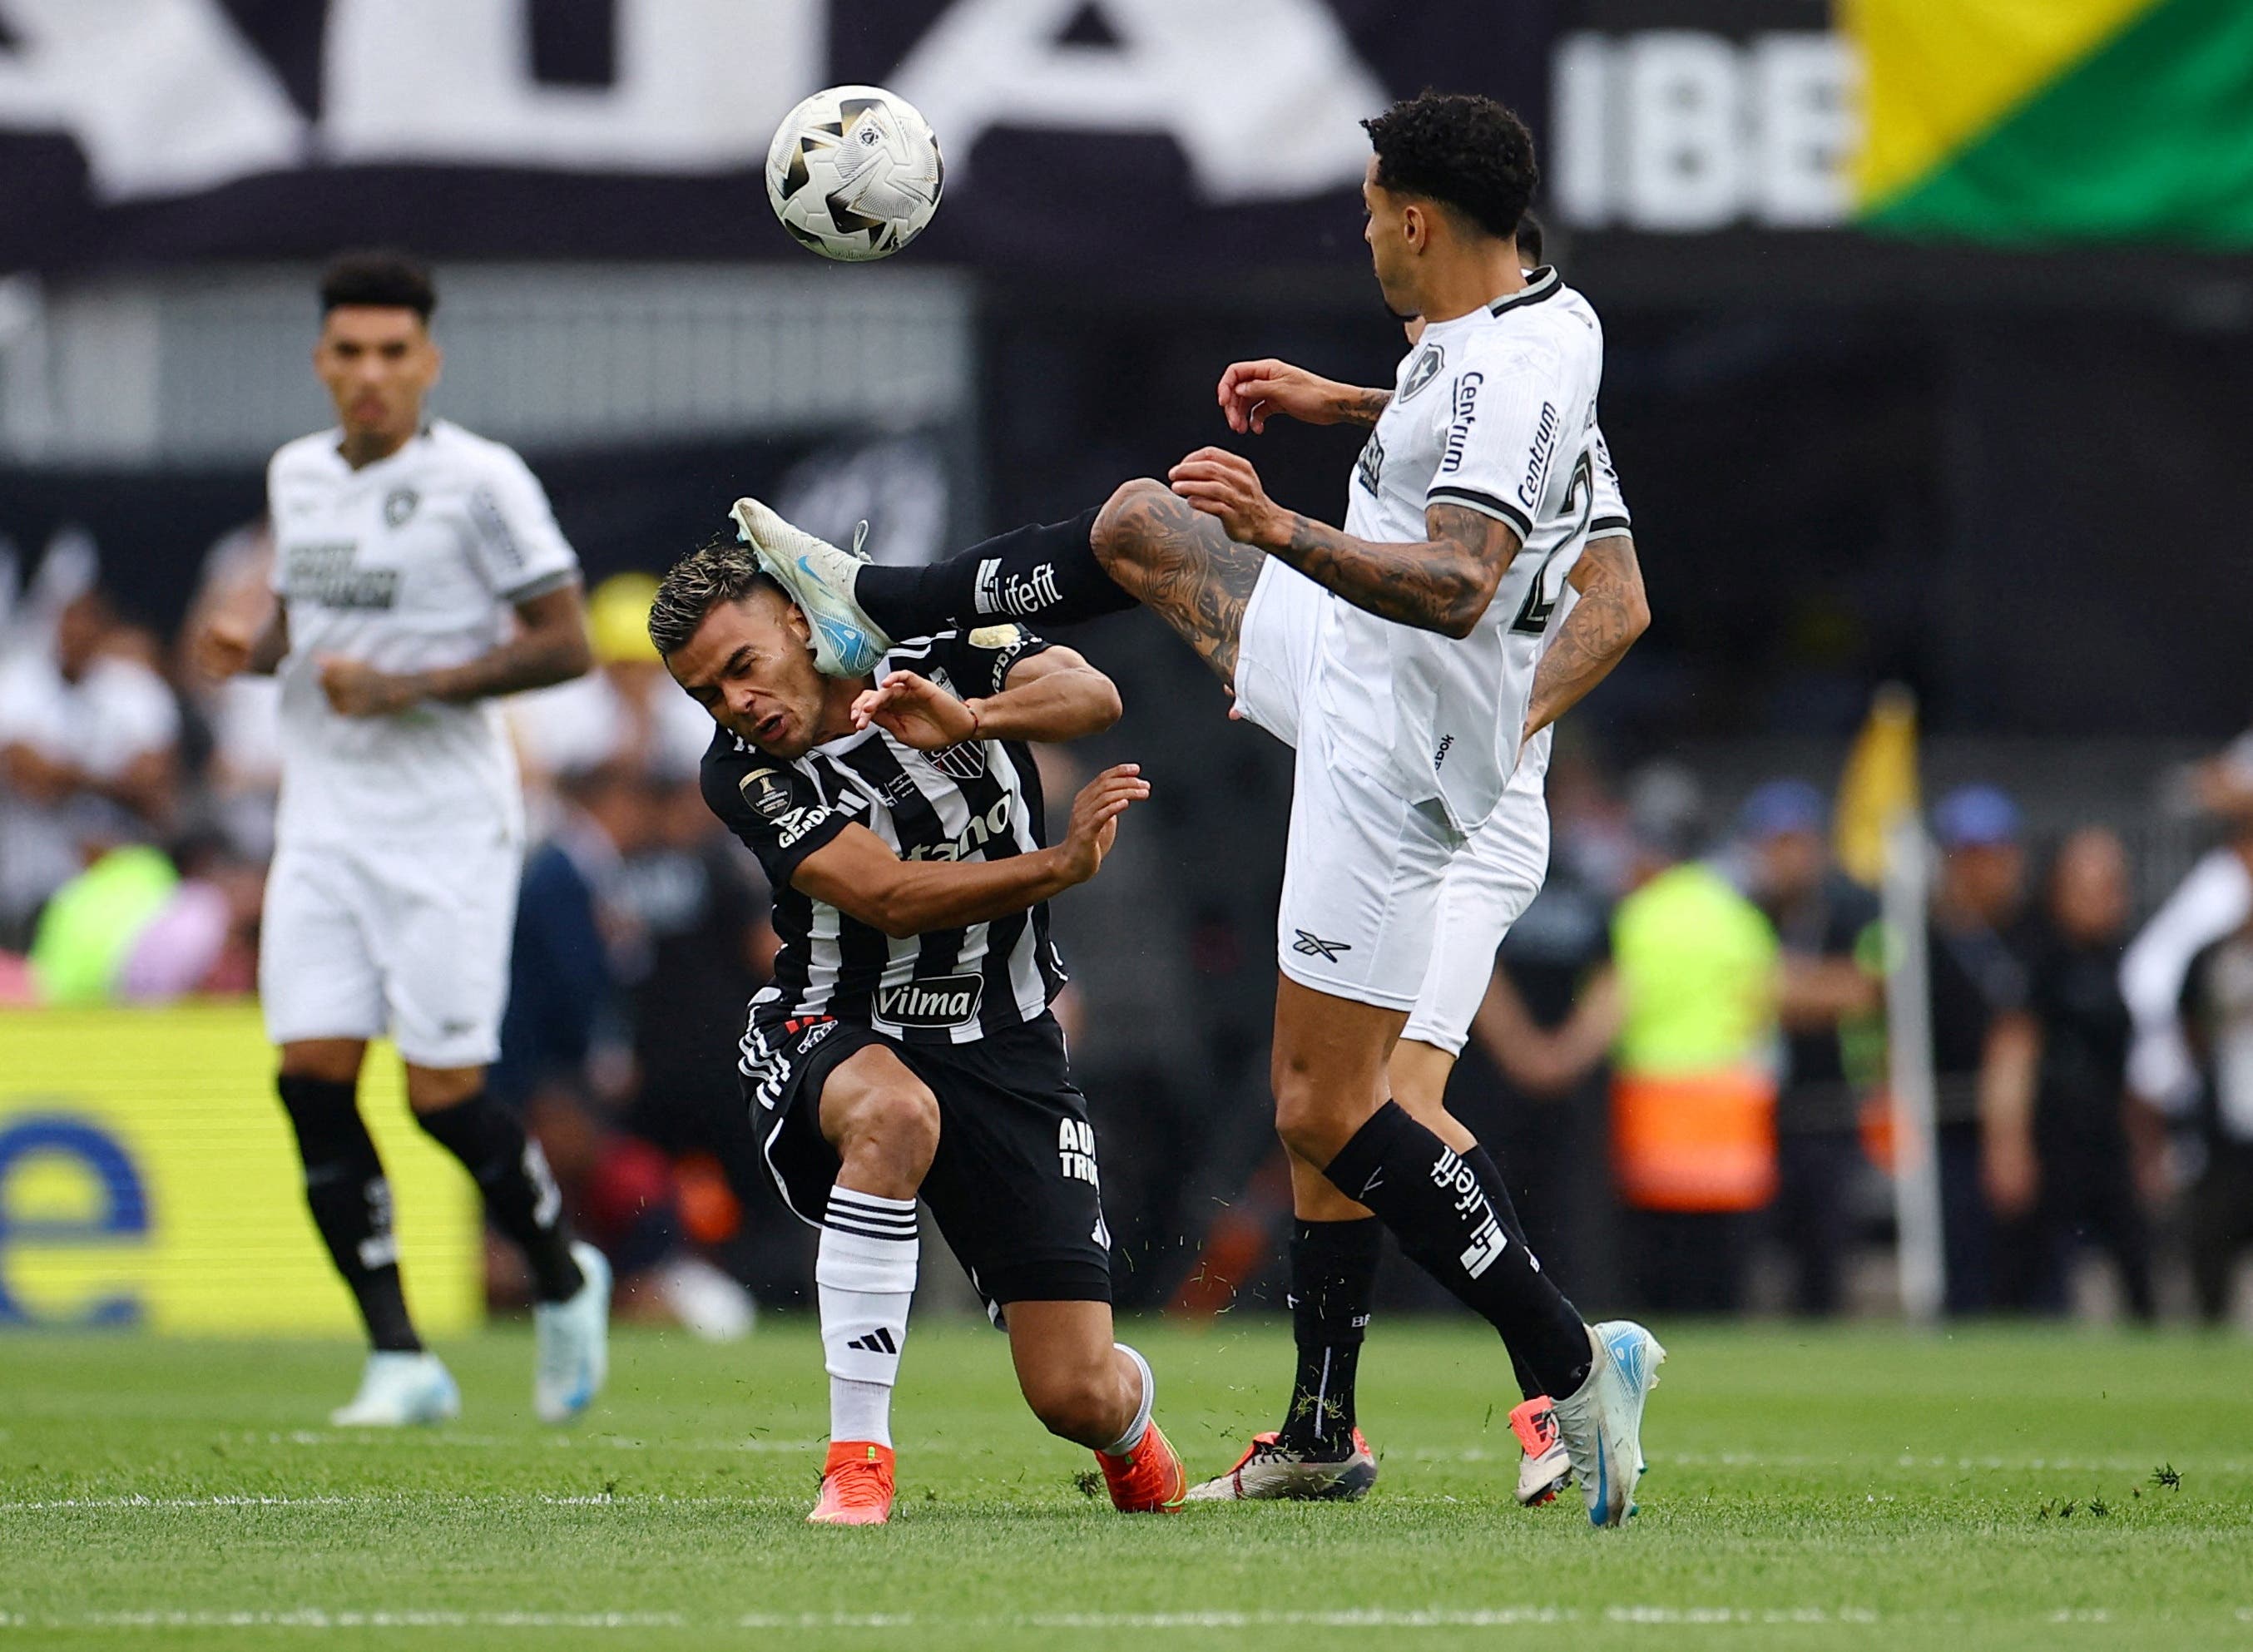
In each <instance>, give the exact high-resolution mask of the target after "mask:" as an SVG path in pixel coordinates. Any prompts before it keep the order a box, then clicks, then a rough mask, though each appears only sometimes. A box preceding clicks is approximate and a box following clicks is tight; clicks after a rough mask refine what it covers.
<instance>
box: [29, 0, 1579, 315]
mask: <svg viewBox="0 0 2253 1652" xmlns="http://www.w3.org/2000/svg"><path fill="white" fill-rule="evenodd" d="M1559 3H1560V0H0V270H6V269H9V268H32V269H40V270H60V269H68V268H87V267H91V266H100V265H105V264H122V263H134V264H141V263H148V262H151V261H159V262H161V261H181V260H187V259H207V258H272V257H310V256H319V255H322V254H326V253H328V252H331V251H332V250H333V249H335V248H336V247H338V246H341V245H345V244H352V243H366V242H370V241H387V242H394V243H403V244H406V245H408V246H412V247H415V248H417V249H419V250H421V251H422V252H425V253H427V254H431V255H434V256H441V257H509V258H517V257H527V256H529V257H554V258H606V259H607V258H697V259H711V258H743V257H752V258H759V257H775V258H783V257H792V258H795V257H802V256H803V254H800V253H799V252H797V251H796V250H795V249H794V247H792V244H791V242H790V241H789V240H788V239H787V238H786V237H785V236H784V234H782V233H781V232H780V230H779V229H778V228H777V227H776V226H775V224H774V223H773V221H772V220H771V217H770V215H769V213H768V212H767V208H766V204H765V196H764V186H763V184H762V181H761V176H760V167H761V164H762V162H763V160H764V156H765V153H766V148H767V143H768V140H769V138H770V136H771V135H772V132H773V130H774V128H775V125H776V123H777V122H778V120H779V119H780V117H781V116H782V115H784V114H785V112H786V111H787V110H788V109H789V108H790V107H791V106H792V104H793V103H795V102H796V101H798V100H799V98H800V97H802V96H804V95H805V94H806V93H807V92H810V91H812V90H813V89H815V88H817V87H821V86H825V85H830V84H835V83H838V82H842V81H868V82H875V83H878V84H882V85H885V86H888V87H892V88H893V89H895V90H896V91H898V92H899V93H901V94H903V95H904V96H906V97H907V98H908V99H910V101H913V102H914V103H916V104H917V106H918V107H919V108H921V109H922V110H923V111H924V114H925V115H928V116H929V117H930V118H931V122H932V124H933V125H934V127H935V128H936V129H937V130H938V133H939V135H940V137H941V141H942V143H944V144H945V147H946V150H947V155H948V162H949V176H948V180H947V181H948V191H947V203H946V206H945V209H944V210H943V211H942V212H941V213H940V215H939V218H938V222H937V223H936V225H934V227H932V229H931V232H930V233H929V234H928V235H926V236H925V238H924V241H923V243H922V245H921V246H919V247H917V255H918V256H919V257H924V258H938V259H945V260H950V261H961V262H968V263H975V264H980V265H983V266H986V267H988V268H1006V269H1015V270H1031V271H1054V272H1057V273H1059V274H1070V273H1074V272H1097V271H1103V272H1108V273H1110V274H1112V275H1120V274H1122V273H1123V274H1127V275H1131V274H1133V272H1135V271H1137V270H1143V269H1150V270H1160V269H1174V270H1181V269H1187V268H1213V267H1216V266H1219V267H1226V266H1228V265H1238V264H1244V263H1273V262H1284V263H1289V262H1294V261H1301V260H1305V259H1309V258H1314V257H1319V256H1322V254H1325V253H1326V252H1329V251H1330V250H1333V249H1334V248H1336V247H1337V246H1339V245H1340V244H1350V241H1351V240H1352V239H1353V237H1354V236H1355V235H1356V234H1357V233H1358V227H1359V226H1358V220H1357V214H1356V213H1355V210H1354V206H1353V200H1352V192H1353V191H1354V189H1355V187H1356V186H1357V184H1358V182H1359V180H1360V177H1361V171H1362V167H1363V164H1364V161H1365V159H1366V157H1367V155H1368V147H1367V143H1366V140H1365V138H1364V135H1363V134H1362V132H1361V131H1360V129H1359V128H1358V126H1357V122H1358V121H1359V120H1360V119H1361V117H1363V116H1364V115H1369V114H1371V113H1373V112H1375V111H1376V110H1377V109H1378V108H1382V107H1383V106H1384V105H1385V103H1386V102H1387V101H1390V100H1392V99H1393V98H1395V97H1398V96H1400V95H1403V94H1408V93H1412V92H1414V91H1416V90H1418V89H1419V88H1420V87H1424V86H1426V85H1427V84H1440V85H1443V86H1447V87H1455V88H1462V89H1468V90H1477V91H1483V92H1488V93H1491V94H1496V95H1498V96H1501V97H1503V98H1504V99H1506V100H1508V101H1510V102H1512V103H1513V104H1515V105H1517V106H1518V107H1520V108H1523V109H1524V110H1525V112H1526V113H1527V114H1528V115H1529V116H1530V117H1532V118H1535V119H1537V120H1538V117H1539V115H1540V107H1539V106H1540V105H1541V104H1542V102H1543V101H1544V98H1545V91H1546V87H1547V85H1548V75H1549V64H1548V47H1549V39H1550V35H1551V32H1552V13H1553V12H1554V11H1555V10H1556V9H1557V7H1558V5H1559Z"/></svg>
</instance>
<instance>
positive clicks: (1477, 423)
mask: <svg viewBox="0 0 2253 1652" xmlns="http://www.w3.org/2000/svg"><path fill="white" fill-rule="evenodd" d="M1603 353H1604V352H1603V329H1602V327H1601V324H1599V323H1598V322H1597V320H1596V316H1595V312H1594V310H1591V309H1590V308H1589V307H1588V304H1587V300H1585V299H1583V298H1582V297H1581V296H1580V294H1578V293H1576V292H1574V291H1573V289H1570V288H1569V287H1566V285H1565V284H1564V283H1563V282H1561V281H1560V280H1559V278H1558V275H1557V272H1556V271H1555V270H1554V269H1551V268H1543V269H1538V270H1536V271H1535V272H1534V273H1533V274H1532V275H1531V276H1530V277H1529V278H1528V280H1527V282H1526V285H1525V287H1524V289H1523V290H1521V291H1518V292H1515V293H1512V294H1510V295H1509V296H1507V297H1504V298H1500V299H1497V300H1496V301H1495V302H1494V303H1492V304H1489V305H1487V306H1485V307H1483V308H1482V309H1479V310H1473V311H1472V312H1471V313H1470V314H1469V315H1468V316H1459V317H1455V318H1454V320H1452V321H1444V322H1439V323H1435V324H1433V325H1431V326H1429V327H1426V329H1425V331H1424V336H1423V338H1421V339H1420V340H1419V341H1418V343H1417V344H1416V345H1415V347H1414V348H1412V350H1410V351H1409V352H1408V354H1407V357H1406V359H1404V360H1403V361H1402V362H1401V364H1400V371H1399V375H1398V377H1397V379H1396V380H1395V381H1394V387H1393V393H1392V401H1391V402H1390V403H1389V404H1388V405H1387V406H1386V408H1385V412H1384V415H1383V416H1382V417H1380V418H1379V419H1378V422H1377V429H1375V431H1373V432H1372V433H1371V436H1370V439H1369V443H1368V445H1367V446H1366V447H1365V448H1364V450H1362V456H1361V461H1360V463H1359V464H1357V466H1356V467H1355V470H1354V477H1353V481H1352V484H1351V486H1350V494H1351V503H1350V505H1349V506H1348V508H1347V512H1346V521H1345V526H1346V531H1347V532H1348V533H1351V534H1353V535H1354V536H1356V537H1357V538H1359V539H1364V540H1371V541H1374V542H1378V543H1385V544H1414V543H1420V542H1422V541H1423V540H1426V538H1427V537H1428V535H1427V533H1426V528H1425V512H1426V510H1427V509H1428V508H1429V507H1430V506H1431V505H1439V504H1447V505H1462V506H1465V507H1468V509H1471V510H1474V511H1477V512H1482V514H1484V515H1487V516H1491V517H1495V518H1496V519H1500V520H1502V521H1504V522H1507V523H1508V524H1509V525H1510V526H1511V527H1512V528H1514V529H1516V530H1517V534H1518V537H1519V540H1520V541H1521V547H1520V548H1519V550H1518V553H1517V556H1516V557H1515V558H1514V559H1512V561H1511V562H1510V569H1509V572H1508V573H1507V574H1506V575H1504V576H1503V582H1502V586H1501V589H1499V590H1498V591H1496V594H1495V598H1494V601H1493V602H1492V603H1490V604H1489V607H1488V608H1487V610H1486V612H1485V614H1484V615H1482V617H1480V620H1479V623H1478V625H1477V627H1476V629H1475V630H1474V631H1473V632H1472V633H1471V635H1470V636H1468V637H1467V638H1462V639H1461V640H1457V639H1454V638H1447V637H1443V636H1441V635H1440V633H1438V632H1437V631H1419V630H1418V629H1416V628H1414V627H1412V626H1408V625H1400V624H1392V622H1390V621H1386V620H1382V619H1379V618H1378V617H1376V616H1375V615H1373V614H1370V613H1366V612H1364V610H1360V609H1357V608H1355V607H1353V606H1352V605H1351V604H1350V603H1346V602H1344V601H1343V599H1337V600H1334V601H1333V602H1332V603H1331V604H1330V614H1329V623H1328V626H1327V629H1326V631H1325V633H1324V637H1323V658H1322V670H1321V672H1320V673H1318V678H1317V683H1316V687H1315V694H1316V699H1317V701H1318V703H1319V704H1320V705H1321V707H1322V711H1323V713H1324V715H1325V717H1326V718H1327V720H1328V721H1329V723H1330V725H1331V728H1332V729H1333V730H1334V732H1335V733H1336V735H1337V737H1338V740H1339V742H1340V744H1341V746H1342V748H1343V749H1344V750H1345V751H1346V752H1347V753H1348V754H1349V755H1351V756H1358V757H1359V758H1361V759H1362V760H1363V761H1364V762H1365V763H1368V764H1369V766H1370V771H1371V773H1374V774H1379V775H1385V776H1387V777H1391V778H1392V779H1393V780H1394V781H1395V782H1396V783H1397V784H1399V785H1400V786H1402V787H1403V788H1404V792H1403V795H1404V796H1406V797H1407V798H1411V799H1412V800H1417V801H1421V800H1424V799H1427V798H1436V799H1437V800H1438V801H1439V802H1440V805H1441V806H1442V807H1443V808H1444V809H1445V810H1446V811H1447V816H1448V819H1450V820H1451V821H1453V822H1454V826H1456V828H1457V829H1458V830H1459V831H1464V832H1468V831H1469V830H1470V829H1471V828H1472V827H1474V826H1477V825H1478V823H1479V822H1480V821H1482V820H1483V819H1486V817H1487V816H1488V815H1489V813H1491V812H1493V810H1494V807H1495V805H1496V802H1497V801H1498V800H1499V799H1500V798H1501V796H1502V791H1503V786H1504V785H1506V784H1508V783H1509V780H1510V771H1511V770H1512V769H1513V768H1514V767H1515V765H1516V763H1517V747H1518V733H1519V731H1520V729H1522V728H1524V721H1525V706H1526V700H1527V697H1528V694H1529V693H1530V692H1531V687H1532V682H1533V667H1534V665H1535V663H1536V662H1537V660H1538V655H1539V641H1540V638H1541V637H1542V635H1543V634H1544V633H1545V631H1547V629H1548V625H1549V621H1550V619H1551V617H1552V612H1553V610H1554V605H1555V599H1556V594H1557V590H1558V589H1559V587H1560V586H1561V584H1562V582H1563V570H1564V569H1566V568H1569V567H1570V566H1571V562H1572V560H1573V558H1574V557H1576V556H1578V555H1579V554H1580V547H1581V546H1582V545H1584V544H1585V543H1587V536H1588V528H1589V525H1590V523H1591V522H1592V521H1593V519H1594V516H1595V469H1596V466H1595V461H1594V455H1593V452H1592V450H1591V445H1590V442H1591V433H1592V432H1593V431H1594V428H1595V415H1596V392H1597V388H1598V387H1599V385H1600V383H1601V380H1602V377H1603Z"/></svg>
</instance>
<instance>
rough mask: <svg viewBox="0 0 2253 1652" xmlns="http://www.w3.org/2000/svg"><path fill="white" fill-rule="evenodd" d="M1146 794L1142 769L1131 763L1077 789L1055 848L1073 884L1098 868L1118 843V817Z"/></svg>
mask: <svg viewBox="0 0 2253 1652" xmlns="http://www.w3.org/2000/svg"><path fill="white" fill-rule="evenodd" d="M1149 795H1150V783H1149V782H1148V781H1147V780H1145V779H1143V778H1142V766H1141V765H1140V763H1120V765H1119V766H1118V767H1116V768H1114V769H1106V770H1104V771H1103V772H1102V773H1101V774H1099V775H1098V776H1096V777H1095V778H1094V779H1092V780H1091V781H1089V782H1088V783H1087V784H1085V785H1084V786H1082V787H1081V788H1080V789H1079V795H1078V797H1076V798H1073V799H1072V800H1071V826H1068V827H1066V828H1065V830H1064V841H1063V842H1062V843H1059V844H1058V845H1057V854H1058V856H1059V857H1061V859H1062V860H1063V861H1064V872H1065V875H1067V876H1068V877H1070V878H1071V881H1072V882H1074V883H1085V882H1087V880H1088V879H1090V878H1092V877H1093V876H1094V875H1096V873H1097V872H1099V870H1101V869H1102V866H1103V857H1104V856H1105V855H1106V854H1110V853H1111V846H1112V844H1113V843H1114V842H1116V841H1117V840H1118V837H1119V817H1120V815H1122V814H1124V813H1126V807H1127V805H1129V804H1132V803H1138V802H1140V800H1141V799H1143V798H1147V797H1148V796H1149Z"/></svg>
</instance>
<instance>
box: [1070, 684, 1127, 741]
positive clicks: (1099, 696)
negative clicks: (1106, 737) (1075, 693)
mask: <svg viewBox="0 0 2253 1652" xmlns="http://www.w3.org/2000/svg"><path fill="white" fill-rule="evenodd" d="M1085 678H1086V680H1085V681H1084V682H1082V683H1081V684H1080V685H1079V698H1080V712H1081V716H1080V732H1081V734H1082V735H1099V734H1101V733H1103V732H1104V730H1106V728H1111V727H1112V726H1113V725H1114V724H1115V723H1117V722H1118V721H1119V719H1120V718H1121V717H1122V716H1124V715H1126V701H1123V700H1121V699H1120V697H1119V685H1118V684H1117V683H1114V682H1113V681H1112V680H1111V679H1109V678H1108V677H1106V676H1105V675H1104V674H1103V673H1101V672H1099V671H1090V672H1088V673H1085Z"/></svg>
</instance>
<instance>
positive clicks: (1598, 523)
mask: <svg viewBox="0 0 2253 1652" xmlns="http://www.w3.org/2000/svg"><path fill="white" fill-rule="evenodd" d="M1588 457H1589V458H1590V459H1591V460H1592V461H1593V463H1594V475H1595V499H1596V505H1595V513H1594V516H1593V517H1592V518H1591V519H1589V522H1588V532H1587V537H1586V538H1584V539H1583V540H1581V541H1580V548H1579V549H1576V550H1574V551H1573V553H1572V554H1570V555H1569V556H1568V555H1564V554H1559V555H1557V556H1554V557H1552V558H1551V559H1550V561H1549V562H1548V565H1547V566H1546V567H1545V568H1544V569H1543V572H1542V575H1541V600H1542V601H1544V602H1546V603H1548V604H1549V625H1548V629H1547V630H1545V631H1543V632H1542V633H1541V635H1540V636H1539V637H1538V638H1536V639H1534V644H1533V663H1534V665H1535V666H1537V667H1538V666H1539V665H1540V663H1541V656H1542V655H1544V654H1545V653H1547V652H1549V645H1550V644H1552V643H1553V642H1555V641H1556V640H1557V633H1558V632H1559V631H1561V630H1562V629H1563V628H1564V624H1565V617H1566V615H1568V614H1570V613H1571V612H1572V611H1573V609H1574V607H1576V606H1577V605H1578V604H1579V603H1580V592H1578V591H1576V590H1574V589H1573V585H1572V575H1573V569H1574V568H1577V567H1579V566H1580V551H1581V550H1585V549H1586V548H1587V547H1588V546H1590V545H1592V544H1594V542H1595V541H1596V540H1608V539H1610V538H1611V537H1613V536H1614V535H1615V534H1619V533H1633V532H1634V531H1635V523H1634V522H1633V521H1632V520H1631V519H1629V516H1628V513H1627V499H1626V498H1625V496H1623V495H1622V493H1621V491H1620V481H1619V472H1618V471H1615V470H1614V469H1613V468H1612V450H1611V449H1610V447H1609V446H1608V445H1607V444H1606V443H1605V441H1604V431H1603V427H1602V426H1601V425H1597V426H1594V427H1593V428H1592V429H1590V430H1589V431H1588ZM1512 640H1513V641H1516V640H1517V638H1516V637H1515V636H1513V638H1512ZM1527 682H1528V684H1529V693H1530V692H1531V689H1530V685H1531V678H1529V679H1527ZM1556 742H1557V725H1556V724H1555V723H1553V722H1552V723H1551V724H1550V725H1549V726H1548V727H1547V728H1544V729H1543V730H1542V731H1541V732H1540V733H1539V734H1538V735H1534V736H1533V738H1532V739H1531V740H1529V741H1527V742H1525V749H1524V750H1523V751H1521V752H1519V753H1518V754H1517V773H1516V774H1515V775H1513V776H1512V777H1511V778H1510V789H1511V790H1512V791H1531V792H1532V793H1534V794H1537V795H1538V793H1539V792H1540V791H1541V785H1542V782H1543V780H1544V779H1545V777H1547V775H1548V773H1549V755H1550V750H1551V749H1552V747H1553V746H1554V745H1555V744H1556Z"/></svg>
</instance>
